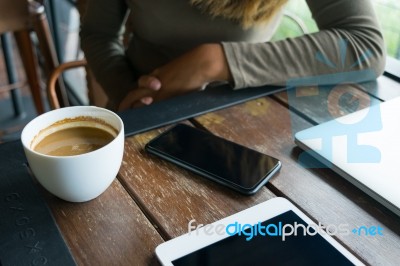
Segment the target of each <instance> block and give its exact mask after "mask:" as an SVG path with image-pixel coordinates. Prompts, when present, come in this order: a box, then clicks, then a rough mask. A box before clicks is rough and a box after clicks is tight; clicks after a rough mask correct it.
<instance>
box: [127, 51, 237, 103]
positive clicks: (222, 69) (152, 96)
mask: <svg viewBox="0 0 400 266" xmlns="http://www.w3.org/2000/svg"><path fill="white" fill-rule="evenodd" d="M230 80H231V74H230V71H229V67H228V63H227V60H226V58H225V54H224V51H223V48H222V46H221V45H220V44H203V45H200V46H198V47H196V48H194V49H193V50H191V51H189V52H187V53H185V54H184V55H182V56H180V57H178V58H176V59H174V60H172V61H171V62H169V63H168V64H166V65H164V66H162V67H160V68H157V69H155V70H154V71H153V72H151V73H150V74H149V75H144V76H141V77H140V78H139V80H138V88H137V89H135V90H134V91H132V92H131V93H129V94H128V95H127V97H126V98H125V99H124V100H123V101H122V103H121V105H120V109H121V108H125V109H126V108H130V107H131V106H136V105H140V104H146V105H148V104H151V103H152V102H153V101H159V100H163V99H167V98H170V97H173V96H177V95H181V94H185V93H188V92H191V91H195V90H200V89H202V88H204V87H205V86H207V84H209V83H211V82H214V81H230Z"/></svg>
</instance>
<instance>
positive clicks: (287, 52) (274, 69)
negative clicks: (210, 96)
mask: <svg viewBox="0 0 400 266" xmlns="http://www.w3.org/2000/svg"><path fill="white" fill-rule="evenodd" d="M307 3H308V6H309V7H310V10H311V12H312V15H313V18H314V19H315V21H316V23H317V25H318V28H319V32H317V33H313V34H306V35H303V36H300V37H297V38H289V39H285V40H282V41H277V42H267V43H255V44H254V43H253V44H251V43H241V42H236V43H235V42H226V43H222V45H223V47H224V51H225V54H226V57H227V60H228V64H229V68H230V70H231V73H232V76H233V81H234V88H235V89H237V88H244V87H255V86H262V85H267V84H274V85H284V84H286V82H287V81H288V80H290V79H294V78H299V77H311V76H318V75H324V74H332V73H343V72H348V71H358V70H365V69H372V70H373V71H374V72H375V74H376V77H377V76H379V75H380V74H382V72H383V70H384V65H385V46H384V43H383V37H382V34H381V32H380V29H379V26H378V23H377V19H376V16H375V13H374V10H373V8H372V5H371V2H370V1H369V0H351V1H349V0H307ZM343 44H346V45H343ZM324 59H327V60H324ZM362 79H368V78H367V77H365V78H363V77H360V78H359V80H358V82H360V81H363V80H362ZM369 79H371V78H369Z"/></svg>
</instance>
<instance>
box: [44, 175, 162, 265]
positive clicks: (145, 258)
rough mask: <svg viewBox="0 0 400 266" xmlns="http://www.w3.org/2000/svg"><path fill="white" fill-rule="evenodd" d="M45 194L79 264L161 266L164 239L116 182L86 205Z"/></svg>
mask: <svg viewBox="0 0 400 266" xmlns="http://www.w3.org/2000/svg"><path fill="white" fill-rule="evenodd" d="M43 194H44V195H45V197H46V198H47V202H48V203H49V205H50V208H51V210H52V212H53V214H54V216H55V219H56V221H57V224H58V226H59V227H60V229H61V231H62V232H63V235H64V238H65V240H66V242H67V243H68V245H69V247H70V249H71V252H72V254H73V256H74V258H75V260H76V262H77V264H78V265H149V264H150V265H158V261H157V258H156V257H155V253H154V250H155V248H156V246H157V245H159V244H160V243H162V242H163V239H162V238H161V236H160V235H159V234H158V232H157V231H156V229H155V228H154V227H153V225H152V224H151V223H150V222H149V220H148V219H147V218H146V217H145V215H143V213H142V211H141V210H140V209H139V207H138V206H137V205H136V203H135V202H134V201H133V200H132V198H131V197H130V196H129V194H128V193H127V192H126V191H125V190H124V188H123V187H122V186H121V184H120V183H119V181H118V180H117V179H116V180H114V182H113V183H112V185H111V186H110V187H109V188H108V189H107V190H106V191H105V192H104V193H103V194H102V195H100V196H99V197H98V198H96V199H94V200H91V201H89V202H86V203H69V202H66V201H63V200H60V199H58V198H56V197H54V196H51V195H50V194H49V193H47V192H46V191H43Z"/></svg>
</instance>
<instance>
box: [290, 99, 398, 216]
mask: <svg viewBox="0 0 400 266" xmlns="http://www.w3.org/2000/svg"><path fill="white" fill-rule="evenodd" d="M295 142H296V144H297V145H298V146H299V147H300V148H302V149H303V150H304V152H303V154H301V156H300V157H299V162H300V163H301V164H303V165H305V167H307V158H310V156H309V155H311V156H312V157H314V158H316V159H317V160H318V161H320V162H322V163H323V165H324V166H325V167H330V168H332V169H333V170H334V171H335V172H337V173H338V174H339V175H341V176H343V177H344V178H346V179H347V180H348V181H350V182H351V183H353V184H354V185H355V186H357V187H358V188H360V189H361V190H363V191H364V192H365V193H367V194H368V195H370V196H371V197H373V198H374V199H375V200H377V201H378V202H380V203H381V204H383V205H384V206H385V207H387V208H388V209H389V210H391V211H392V212H394V213H395V214H397V215H399V216H400V193H399V188H400V97H398V98H394V99H392V100H389V101H386V102H382V103H379V104H376V105H373V106H371V107H369V108H366V109H363V110H359V111H357V112H355V113H351V114H348V115H345V116H343V117H340V118H339V119H335V120H331V121H329V122H326V123H322V124H320V125H317V126H314V127H311V128H308V129H306V130H303V131H300V132H298V133H296V134H295ZM310 167H311V166H310Z"/></svg>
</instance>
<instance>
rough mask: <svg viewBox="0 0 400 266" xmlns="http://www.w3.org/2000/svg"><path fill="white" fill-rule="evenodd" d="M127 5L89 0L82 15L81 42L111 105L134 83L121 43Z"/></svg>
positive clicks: (110, 0)
mask: <svg viewBox="0 0 400 266" xmlns="http://www.w3.org/2000/svg"><path fill="white" fill-rule="evenodd" d="M127 15H128V8H127V6H126V3H125V1H124V0H89V1H88V4H87V7H86V12H85V14H84V16H83V19H82V26H81V32H80V36H81V46H82V49H83V51H84V52H85V57H86V58H87V60H88V63H89V65H90V69H91V70H92V71H93V73H94V74H95V76H96V79H97V81H98V82H99V83H100V85H101V86H102V87H103V88H104V90H105V92H106V94H107V96H108V97H109V101H111V105H115V104H117V103H119V102H120V101H121V100H122V99H123V97H125V96H126V94H127V93H128V92H129V91H130V90H132V89H133V88H135V87H136V80H137V77H135V74H134V73H135V72H134V69H133V68H132V66H131V64H130V62H129V61H128V59H127V57H126V56H125V48H124V46H123V43H122V34H123V30H124V24H125V21H126V18H127Z"/></svg>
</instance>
